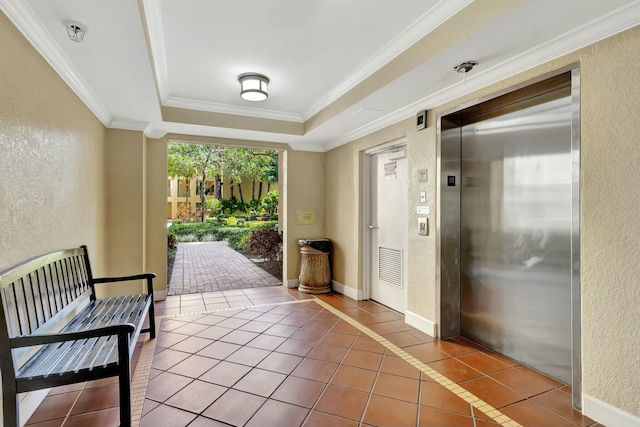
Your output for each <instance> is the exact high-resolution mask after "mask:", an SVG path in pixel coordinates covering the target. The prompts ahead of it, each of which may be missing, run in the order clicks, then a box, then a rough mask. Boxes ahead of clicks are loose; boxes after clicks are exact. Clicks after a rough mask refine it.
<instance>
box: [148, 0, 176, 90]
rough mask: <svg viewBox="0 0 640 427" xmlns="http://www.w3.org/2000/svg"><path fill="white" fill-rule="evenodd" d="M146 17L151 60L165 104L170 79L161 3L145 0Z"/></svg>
mask: <svg viewBox="0 0 640 427" xmlns="http://www.w3.org/2000/svg"><path fill="white" fill-rule="evenodd" d="M142 3H143V7H144V16H145V19H146V21H147V35H148V36H149V44H150V48H151V57H152V58H151V60H152V61H153V69H154V72H155V75H156V84H157V85H158V93H159V94H160V99H161V101H162V102H164V101H165V100H166V99H168V98H169V84H168V81H169V78H168V72H167V57H166V48H165V44H164V30H163V28H164V25H163V23H162V7H161V6H160V2H158V1H154V0H143V2H142Z"/></svg>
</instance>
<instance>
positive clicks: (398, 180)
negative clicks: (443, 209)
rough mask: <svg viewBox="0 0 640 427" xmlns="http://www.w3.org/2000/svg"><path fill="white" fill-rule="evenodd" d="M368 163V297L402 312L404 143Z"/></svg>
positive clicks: (405, 202)
mask: <svg viewBox="0 0 640 427" xmlns="http://www.w3.org/2000/svg"><path fill="white" fill-rule="evenodd" d="M370 165H371V168H370V171H371V177H370V183H371V194H370V200H371V208H370V212H371V215H370V222H369V232H370V233H371V236H370V237H371V238H370V244H371V248H370V254H371V262H370V265H371V272H370V276H369V277H370V278H371V299H372V300H375V301H377V302H379V303H381V304H384V305H386V306H388V307H391V308H393V309H394V310H397V311H400V312H402V313H404V312H405V310H406V308H407V286H406V270H407V269H406V256H407V228H408V225H407V205H408V189H407V157H406V146H403V147H399V148H394V149H390V150H388V151H385V152H382V153H377V154H372V155H371V163H370Z"/></svg>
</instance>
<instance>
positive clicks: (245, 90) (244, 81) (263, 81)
mask: <svg viewBox="0 0 640 427" xmlns="http://www.w3.org/2000/svg"><path fill="white" fill-rule="evenodd" d="M238 81H239V82H240V96H241V97H242V99H245V100H247V101H264V100H265V99H267V97H268V96H269V94H268V93H267V86H268V85H269V77H267V76H265V75H264V74H258V73H242V74H240V75H239V76H238Z"/></svg>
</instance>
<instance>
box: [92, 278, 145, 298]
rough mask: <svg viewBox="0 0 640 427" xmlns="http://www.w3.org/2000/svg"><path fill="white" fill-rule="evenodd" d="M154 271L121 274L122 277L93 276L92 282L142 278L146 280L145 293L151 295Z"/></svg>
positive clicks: (124, 280) (112, 281)
mask: <svg viewBox="0 0 640 427" xmlns="http://www.w3.org/2000/svg"><path fill="white" fill-rule="evenodd" d="M155 277H156V275H155V273H143V274H135V275H133V276H122V277H99V278H97V279H96V278H94V279H93V283H114V282H126V281H131V280H143V279H146V281H147V293H148V294H149V295H151V296H152V297H153V279H155Z"/></svg>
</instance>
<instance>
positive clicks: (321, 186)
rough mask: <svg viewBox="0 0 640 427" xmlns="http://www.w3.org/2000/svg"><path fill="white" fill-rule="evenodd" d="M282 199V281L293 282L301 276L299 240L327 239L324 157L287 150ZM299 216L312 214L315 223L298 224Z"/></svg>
mask: <svg viewBox="0 0 640 427" xmlns="http://www.w3.org/2000/svg"><path fill="white" fill-rule="evenodd" d="M283 156H284V160H283V168H282V171H281V172H282V175H283V176H280V180H281V181H283V185H284V190H283V194H284V197H283V198H282V205H283V211H285V212H286V216H285V218H284V219H283V228H284V231H285V233H284V245H283V246H284V248H283V251H284V253H285V254H286V256H285V260H284V263H283V267H282V270H283V281H284V283H285V285H286V284H287V283H288V281H289V280H295V279H297V278H298V276H299V274H300V247H299V246H298V239H301V238H318V237H327V236H326V235H325V221H324V218H325V210H324V207H325V180H324V177H325V165H324V154H323V153H311V152H306V151H295V150H286V151H284V153H283ZM298 212H314V213H315V222H314V223H313V224H310V225H302V224H299V223H298V220H297V216H298Z"/></svg>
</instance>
